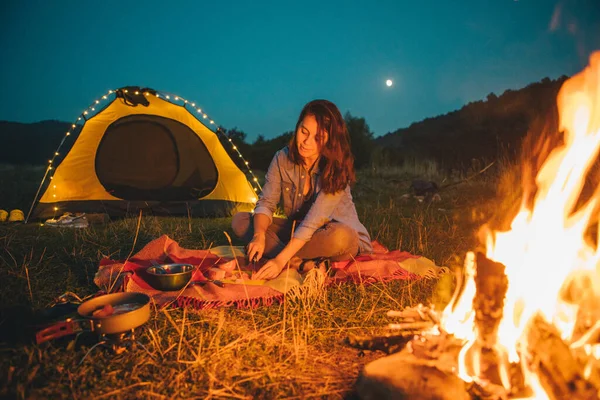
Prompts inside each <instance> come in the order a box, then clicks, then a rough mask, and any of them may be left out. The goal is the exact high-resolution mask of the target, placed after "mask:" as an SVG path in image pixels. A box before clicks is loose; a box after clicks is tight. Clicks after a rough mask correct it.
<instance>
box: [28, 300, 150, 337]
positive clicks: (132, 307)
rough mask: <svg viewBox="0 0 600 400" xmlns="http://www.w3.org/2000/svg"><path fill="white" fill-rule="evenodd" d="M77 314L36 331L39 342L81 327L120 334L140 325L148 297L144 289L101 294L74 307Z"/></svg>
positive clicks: (147, 312) (145, 318)
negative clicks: (141, 291)
mask: <svg viewBox="0 0 600 400" xmlns="http://www.w3.org/2000/svg"><path fill="white" fill-rule="evenodd" d="M77 314H78V318H69V319H67V320H66V321H62V322H58V323H56V324H53V325H51V326H49V327H47V328H45V329H42V330H41V331H39V332H37V333H36V342H37V343H38V344H39V343H43V342H46V341H48V340H52V339H57V338H60V337H63V336H67V335H71V334H74V333H77V332H81V331H93V332H95V333H97V334H99V335H112V334H122V333H125V332H128V331H131V330H133V329H135V328H137V327H138V326H141V325H143V324H144V323H146V322H147V321H148V319H149V318H150V297H149V296H148V295H146V294H144V293H136V292H125V293H112V294H105V295H101V296H98V297H95V298H93V299H90V300H87V301H85V302H83V303H81V304H80V305H79V307H77Z"/></svg>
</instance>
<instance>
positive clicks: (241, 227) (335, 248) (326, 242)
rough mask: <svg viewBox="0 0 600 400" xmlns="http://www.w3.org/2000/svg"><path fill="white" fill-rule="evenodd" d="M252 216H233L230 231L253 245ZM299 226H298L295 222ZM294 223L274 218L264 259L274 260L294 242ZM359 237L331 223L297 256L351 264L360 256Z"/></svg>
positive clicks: (351, 231)
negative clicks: (345, 261) (349, 260)
mask: <svg viewBox="0 0 600 400" xmlns="http://www.w3.org/2000/svg"><path fill="white" fill-rule="evenodd" d="M252 218H253V214H252V213H249V212H239V213H237V214H235V215H234V216H233V220H232V221H231V227H232V229H233V232H234V233H235V235H236V236H237V237H239V238H240V239H242V240H244V241H245V242H250V240H252V236H254V226H253V219H252ZM296 223H297V224H299V222H296ZM292 224H293V222H292V221H291V220H288V219H285V218H278V217H273V223H272V224H271V225H269V228H268V229H267V232H266V234H265V253H264V255H265V257H267V258H274V257H276V256H277V254H279V252H280V251H281V250H283V248H284V247H285V245H286V244H287V243H288V242H289V241H290V239H291V238H292ZM358 249H359V247H358V233H356V231H354V229H352V228H350V227H349V226H348V225H345V224H342V223H340V222H329V223H328V224H325V225H324V226H323V227H321V228H319V229H317V230H316V231H315V233H314V234H313V236H312V238H311V239H310V240H309V241H308V242H307V243H306V244H305V245H304V246H303V247H302V249H300V251H298V253H296V256H297V257H300V258H302V259H315V258H320V257H326V258H329V259H330V260H331V261H341V260H348V259H350V258H351V257H354V256H356V255H357V254H358Z"/></svg>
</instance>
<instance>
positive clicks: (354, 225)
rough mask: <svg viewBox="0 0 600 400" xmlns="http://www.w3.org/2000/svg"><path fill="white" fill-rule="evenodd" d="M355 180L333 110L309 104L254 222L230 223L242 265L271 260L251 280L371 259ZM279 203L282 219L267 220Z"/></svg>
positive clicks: (245, 218) (270, 176)
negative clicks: (306, 264)
mask: <svg viewBox="0 0 600 400" xmlns="http://www.w3.org/2000/svg"><path fill="white" fill-rule="evenodd" d="M355 180H356V177H355V174H354V156H353V155H352V153H351V151H350V138H349V135H348V130H347V128H346V123H345V121H344V118H342V115H341V113H340V111H339V110H338V108H337V107H336V106H335V104H333V103H332V102H330V101H327V100H314V101H311V102H310V103H308V104H306V105H305V106H304V108H303V109H302V112H301V113H300V117H299V118H298V122H297V123H296V130H295V133H294V136H293V137H292V139H291V141H290V144H289V145H288V146H286V147H285V148H283V149H281V150H279V151H278V152H277V153H276V154H275V156H274V157H273V160H272V161H271V164H270V166H269V169H268V171H267V175H266V180H265V184H264V186H263V190H262V193H261V195H260V196H259V199H258V202H257V203H256V208H255V209H254V214H252V213H247V212H240V213H237V214H236V215H234V217H233V221H232V228H233V231H234V233H235V234H236V235H237V236H238V237H240V238H242V239H244V240H246V241H247V242H248V246H247V255H248V258H249V259H250V260H251V261H258V260H260V259H261V258H262V257H263V255H264V256H265V257H267V258H269V260H268V261H267V262H266V263H265V264H264V265H263V267H262V268H261V269H260V270H259V271H258V273H257V274H256V275H254V279H272V278H275V277H277V276H278V275H279V274H280V273H281V271H283V269H284V268H285V266H286V264H287V263H288V262H289V261H290V260H291V259H292V258H293V257H294V258H295V257H299V258H300V259H303V260H308V259H323V258H327V259H329V260H331V261H341V260H348V259H350V258H352V257H355V256H356V255H358V254H361V253H370V252H371V250H372V247H371V239H370V237H369V234H368V232H367V230H366V229H365V227H364V226H363V224H361V222H360V221H359V219H358V215H357V214H356V208H355V206H354V202H353V201H352V194H351V193H350V185H352V184H353V183H354V182H355ZM280 200H281V202H282V204H283V211H284V212H285V215H286V217H287V218H280V217H276V216H273V214H274V212H275V210H276V208H277V205H278V203H279V202H280ZM294 264H296V263H294Z"/></svg>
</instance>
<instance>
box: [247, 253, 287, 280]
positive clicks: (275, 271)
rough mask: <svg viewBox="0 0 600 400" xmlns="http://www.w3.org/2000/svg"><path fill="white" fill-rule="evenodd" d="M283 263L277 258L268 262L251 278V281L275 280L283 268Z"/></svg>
mask: <svg viewBox="0 0 600 400" xmlns="http://www.w3.org/2000/svg"><path fill="white" fill-rule="evenodd" d="M285 264H286V263H285V262H282V261H280V260H279V259H278V258H277V257H275V258H274V259H272V260H269V261H267V262H266V263H265V265H263V266H262V268H261V269H260V270H259V271H258V272H257V273H256V274H255V275H254V276H253V277H252V279H256V280H263V279H265V280H266V279H273V278H277V276H279V274H280V273H281V271H283V269H284V268H285Z"/></svg>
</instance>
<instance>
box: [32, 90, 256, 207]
mask: <svg viewBox="0 0 600 400" xmlns="http://www.w3.org/2000/svg"><path fill="white" fill-rule="evenodd" d="M119 93H120V94H121V95H123V91H122V90H121V91H117V96H116V98H115V99H114V100H113V101H112V102H111V103H110V104H108V105H107V106H106V107H105V108H104V109H103V110H101V111H99V112H98V113H97V114H96V115H94V116H93V117H91V118H90V119H89V120H87V121H86V122H85V124H84V125H83V127H82V129H81V131H80V133H79V135H78V137H77V138H76V140H75V142H74V143H73V145H72V147H71V149H70V150H69V152H68V154H67V155H66V156H65V157H64V159H63V160H62V162H61V163H60V164H59V166H58V167H57V168H56V170H55V171H51V172H54V173H53V174H52V173H51V174H50V176H51V180H50V182H49V185H48V187H47V188H46V190H45V192H44V193H43V195H42V196H41V198H40V201H39V203H38V205H37V206H36V212H34V216H37V217H48V216H50V214H52V215H56V214H61V213H62V212H65V211H83V212H85V211H88V212H93V211H98V212H101V211H102V210H103V209H104V210H117V209H118V210H125V209H126V210H128V211H129V212H130V211H132V209H135V208H150V209H152V207H155V208H157V209H160V210H162V212H164V213H167V214H177V212H178V211H181V210H182V209H183V206H182V205H183V204H184V203H185V208H186V209H188V210H189V208H190V203H194V202H195V201H201V202H204V203H205V204H207V203H210V204H211V205H210V207H208V209H209V210H217V209H219V208H220V207H219V204H221V205H222V206H223V205H226V207H225V208H228V209H229V210H230V211H233V210H234V209H235V210H250V209H252V208H253V204H254V203H255V202H256V197H257V195H256V193H255V190H254V188H253V187H252V185H251V184H250V182H248V180H247V178H246V176H245V174H244V173H243V172H242V171H241V170H240V169H239V168H238V167H237V166H236V165H235V163H234V162H233V161H232V160H231V158H230V157H229V155H228V154H227V152H226V151H225V149H224V148H223V146H222V144H221V142H220V141H219V139H218V137H217V135H216V134H215V133H214V132H213V131H211V130H210V129H209V128H207V127H206V126H205V125H204V124H202V123H201V122H200V121H199V120H198V119H197V118H196V117H195V116H194V115H192V114H191V113H190V112H189V111H188V110H187V109H186V108H185V106H182V105H179V104H174V103H172V102H170V101H168V100H166V99H164V98H162V96H160V95H159V96H156V95H155V92H150V91H146V92H144V93H143V94H141V96H144V98H145V100H146V101H147V103H146V102H145V103H146V105H143V104H133V105H132V104H131V102H130V101H128V100H130V99H128V97H127V95H125V97H121V96H119V95H118V94H119ZM141 100H142V101H144V99H141ZM196 137H197V138H199V139H200V140H201V142H198V140H197V138H196ZM209 158H210V159H209ZM190 182H191V183H190ZM194 186H196V187H194ZM194 191H196V192H197V193H198V196H195V195H194V193H195V192H194ZM124 203H127V204H124ZM172 204H176V205H177V206H176V207H171V206H170V205H172ZM221 208H222V207H221ZM204 209H205V211H206V207H204ZM169 210H170V211H171V212H169ZM154 211H156V210H154ZM109 214H111V212H109ZM207 214H211V212H210V211H209V212H207Z"/></svg>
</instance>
